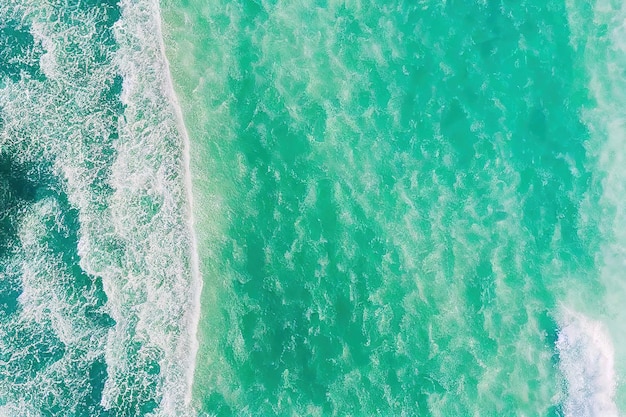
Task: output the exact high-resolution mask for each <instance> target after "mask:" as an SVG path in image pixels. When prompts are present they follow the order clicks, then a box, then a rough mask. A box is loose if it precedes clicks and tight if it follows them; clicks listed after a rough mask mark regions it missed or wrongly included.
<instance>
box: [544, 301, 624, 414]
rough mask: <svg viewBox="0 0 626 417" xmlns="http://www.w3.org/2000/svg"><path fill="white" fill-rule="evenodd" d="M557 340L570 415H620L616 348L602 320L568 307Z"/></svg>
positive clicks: (562, 318) (564, 311)
mask: <svg viewBox="0 0 626 417" xmlns="http://www.w3.org/2000/svg"><path fill="white" fill-rule="evenodd" d="M560 328H561V329H560V331H559V337H558V340H557V343H556V346H557V349H558V352H559V356H560V362H559V367H560V369H561V372H562V373H563V375H564V376H565V378H566V385H567V399H566V401H565V403H564V411H565V415H566V416H572V417H573V416H576V417H596V416H597V417H613V416H618V411H617V407H616V405H615V401H614V396H615V386H616V375H615V369H614V362H615V359H614V355H615V353H614V349H613V344H612V342H611V338H610V336H609V334H608V332H607V329H606V327H605V326H604V325H603V324H602V322H600V321H596V320H592V319H590V318H589V317H587V316H585V315H583V314H581V313H578V312H575V311H571V310H567V309H564V310H563V311H562V314H561V319H560Z"/></svg>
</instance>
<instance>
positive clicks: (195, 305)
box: [154, 1, 202, 405]
mask: <svg viewBox="0 0 626 417" xmlns="http://www.w3.org/2000/svg"><path fill="white" fill-rule="evenodd" d="M154 14H155V15H154V20H155V23H156V31H157V33H156V35H157V39H158V42H159V51H160V53H161V58H162V59H163V64H164V68H165V80H164V81H165V87H166V93H167V96H168V99H169V101H170V103H171V105H172V108H173V110H174V114H175V116H176V124H177V126H178V130H179V132H180V135H181V136H182V141H183V152H182V157H183V170H184V180H185V194H186V198H187V223H188V224H187V226H188V228H189V238H190V262H191V279H192V282H191V294H192V297H193V298H192V300H191V301H192V305H191V308H190V309H189V310H188V314H189V317H188V318H187V319H188V320H189V327H188V328H189V341H190V346H189V347H190V352H189V356H190V361H189V362H190V363H189V369H188V370H187V393H186V395H185V405H189V404H190V402H191V395H192V386H193V379H194V373H195V369H196V357H197V354H198V348H199V343H198V325H199V323H200V303H201V294H202V274H201V272H200V259H199V256H198V239H197V237H196V232H195V217H194V214H193V213H194V200H193V182H192V176H191V154H190V151H191V142H190V139H189V132H188V131H187V127H186V126H185V121H184V118H183V112H182V108H181V106H180V102H179V101H178V96H177V95H176V91H175V90H174V83H173V81H172V74H171V71H170V64H169V60H168V59H167V55H166V53H165V42H164V40H163V31H162V28H161V26H162V24H161V9H160V6H159V3H158V1H154Z"/></svg>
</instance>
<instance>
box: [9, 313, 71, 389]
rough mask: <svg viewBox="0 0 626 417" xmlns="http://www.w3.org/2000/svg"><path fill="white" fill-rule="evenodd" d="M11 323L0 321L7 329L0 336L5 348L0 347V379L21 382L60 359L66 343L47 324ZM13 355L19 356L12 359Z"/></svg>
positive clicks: (30, 378)
mask: <svg viewBox="0 0 626 417" xmlns="http://www.w3.org/2000/svg"><path fill="white" fill-rule="evenodd" d="M20 324H21V325H19V326H11V327H9V326H10V325H9V324H8V323H7V322H6V321H5V322H4V323H2V325H3V326H4V327H5V328H10V329H11V332H10V333H9V334H7V335H6V337H5V340H3V342H4V345H5V347H6V348H5V349H3V350H1V351H0V360H1V361H2V363H3V365H2V368H0V379H2V380H5V381H6V380H8V381H9V382H11V383H12V384H18V385H19V384H24V383H26V382H28V381H30V380H32V379H34V378H35V377H36V376H37V374H38V373H39V372H41V371H43V370H45V369H46V368H48V367H49V366H50V365H52V364H53V363H55V362H57V361H58V360H60V359H61V358H62V357H63V355H64V354H65V352H66V346H65V344H64V343H63V342H61V341H60V340H59V338H58V337H57V336H56V335H55V333H54V331H53V330H52V328H51V327H49V326H44V327H37V326H33V325H32V324H31V323H28V322H21V323H20ZM16 358H19V360H18V359H16Z"/></svg>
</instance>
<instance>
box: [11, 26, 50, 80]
mask: <svg viewBox="0 0 626 417" xmlns="http://www.w3.org/2000/svg"><path fill="white" fill-rule="evenodd" d="M43 52H44V51H43V49H42V47H41V45H39V44H37V43H35V39H34V37H33V35H32V34H31V33H30V28H29V27H28V26H26V25H24V24H23V23H20V22H16V21H12V20H4V21H2V22H0V79H2V78H4V77H8V78H10V79H11V80H12V81H13V82H17V81H19V80H20V78H22V77H23V76H26V77H28V78H32V79H35V80H39V81H43V80H44V79H45V76H44V74H43V72H42V71H41V69H40V67H39V58H40V57H41V55H43Z"/></svg>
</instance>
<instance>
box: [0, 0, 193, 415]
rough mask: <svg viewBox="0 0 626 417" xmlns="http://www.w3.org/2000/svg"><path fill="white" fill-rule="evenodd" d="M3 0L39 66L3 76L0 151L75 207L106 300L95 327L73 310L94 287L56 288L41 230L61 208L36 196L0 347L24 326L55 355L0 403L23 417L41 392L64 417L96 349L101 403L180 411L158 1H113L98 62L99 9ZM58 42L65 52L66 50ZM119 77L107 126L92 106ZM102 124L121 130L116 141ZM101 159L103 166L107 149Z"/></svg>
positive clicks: (183, 258) (184, 340)
mask: <svg viewBox="0 0 626 417" xmlns="http://www.w3.org/2000/svg"><path fill="white" fill-rule="evenodd" d="M4 6H5V5H4V4H3V5H0V12H1V13H2V14H1V16H3V17H7V16H9V15H10V14H15V15H16V16H13V17H12V19H13V20H18V21H24V22H26V23H27V24H28V26H29V27H30V30H31V33H32V35H33V37H34V39H35V43H36V44H37V45H40V46H41V47H42V48H43V49H44V50H45V54H44V55H43V57H42V59H41V62H40V66H41V68H42V72H43V73H44V74H45V76H46V79H45V80H43V81H41V80H32V79H26V78H23V79H22V80H20V81H18V82H14V81H11V80H7V81H5V82H4V83H3V85H2V88H0V102H2V105H3V107H2V109H1V111H2V118H3V122H4V124H3V127H4V129H2V132H1V134H2V136H0V145H1V146H2V150H3V151H4V152H10V154H11V155H12V156H14V157H15V160H16V162H18V163H31V164H32V163H39V164H41V163H42V162H44V161H45V162H48V163H50V164H51V165H52V166H53V170H54V173H55V174H57V175H58V176H59V178H60V183H61V184H62V185H61V186H62V187H63V191H64V192H65V193H66V194H67V196H68V199H69V201H70V203H71V205H72V207H73V208H74V209H76V210H77V211H78V217H79V224H80V229H79V236H78V237H79V243H78V254H79V256H80V266H81V267H82V269H83V270H84V271H86V272H87V273H89V274H90V275H91V276H92V278H93V277H98V278H101V279H102V285H103V288H104V291H105V293H106V295H107V298H108V302H107V305H106V307H104V308H102V309H101V313H105V314H109V315H110V316H111V317H112V318H113V319H114V320H115V326H114V327H113V328H112V329H110V330H108V329H107V328H105V327H98V328H94V327H92V326H93V323H91V322H90V321H89V320H86V319H85V311H84V309H85V308H86V307H89V306H93V305H95V304H96V303H97V302H98V301H97V297H96V295H95V294H93V293H88V294H86V297H87V298H86V300H82V299H81V301H80V302H78V303H77V302H76V300H73V299H72V298H71V297H70V296H68V295H67V294H66V291H67V287H68V284H71V280H72V275H71V274H70V273H69V272H68V271H65V270H64V268H65V267H64V266H63V265H62V262H61V260H60V259H59V255H58V254H55V253H52V252H50V250H49V249H48V247H47V245H46V243H45V237H46V236H47V234H48V233H50V232H51V230H50V229H49V228H50V227H53V228H54V227H57V226H58V227H61V226H62V222H60V220H59V219H61V217H59V216H61V215H62V210H61V208H60V206H59V203H58V201H57V200H55V199H54V198H52V197H50V198H46V199H44V200H41V201H39V202H38V203H36V204H35V205H33V206H32V207H31V208H30V209H29V210H28V211H27V212H25V213H22V217H23V218H22V225H21V228H20V238H21V247H20V252H19V254H18V255H19V256H18V255H16V257H14V259H13V261H14V262H16V263H17V264H19V268H17V269H18V270H20V271H21V285H22V287H23V292H22V295H21V296H20V298H19V302H20V304H21V306H22V307H23V312H20V313H19V317H18V318H17V319H15V320H13V322H12V327H10V328H6V329H4V328H0V348H1V349H2V352H3V353H5V352H7V349H9V351H11V350H15V349H17V348H16V347H15V346H13V345H12V343H16V341H15V340H14V338H13V336H12V335H11V332H15V331H17V329H22V328H24V329H32V330H33V331H34V332H35V334H39V333H37V332H40V333H41V332H48V333H49V335H50V338H51V340H53V341H54V340H58V341H59V342H58V344H59V346H62V348H59V349H60V350H59V351H58V352H59V353H58V354H59V355H61V358H60V359H55V362H54V363H51V364H50V365H49V366H47V367H46V368H45V370H42V371H40V372H39V373H38V374H37V375H36V376H28V375H27V376H26V377H25V378H26V380H27V381H26V382H25V383H24V384H22V385H20V387H16V386H11V384H9V383H8V382H6V383H5V382H2V381H10V379H8V380H5V379H1V378H0V399H2V400H4V401H7V404H8V405H3V406H2V410H1V411H2V412H4V411H7V410H10V412H11V414H12V415H29V414H28V413H29V411H28V410H37V409H39V408H40V407H42V406H43V404H44V402H46V401H51V400H50V399H49V398H48V399H46V396H45V395H48V396H52V397H51V398H56V400H54V401H59V402H61V401H62V402H63V404H60V405H61V408H62V409H63V410H66V411H67V412H68V415H69V414H72V413H73V411H72V410H73V408H72V407H75V406H76V404H77V403H78V402H79V400H80V398H81V395H83V394H84V391H85V389H86V386H87V381H86V378H88V375H89V368H88V367H89V366H90V364H91V363H92V361H93V360H94V358H100V357H102V355H104V356H105V360H106V372H107V379H106V384H105V387H104V392H103V398H102V402H101V406H103V407H105V408H108V409H111V411H112V412H114V413H116V412H118V413H121V414H124V412H125V411H124V410H119V409H118V407H120V406H122V407H124V406H129V407H133V406H137V405H133V404H127V402H129V401H130V402H137V403H139V404H140V405H141V404H146V403H150V402H156V403H157V404H158V405H159V406H158V407H157V408H156V409H155V410H154V411H153V414H154V415H163V416H175V415H185V416H187V415H190V410H189V409H188V407H187V406H186V405H185V402H189V395H190V394H189V393H190V385H191V380H192V378H193V369H194V361H193V358H194V357H195V351H196V350H197V342H196V340H195V333H194V332H195V328H196V326H197V321H198V310H199V295H200V286H201V282H200V276H199V268H198V259H197V253H196V249H195V247H196V243H195V236H194V235H193V217H192V215H191V213H192V211H191V210H192V209H191V203H192V202H191V197H192V196H191V183H190V174H189V144H188V138H187V134H186V131H185V129H184V125H183V124H182V117H181V114H180V108H179V107H178V105H177V102H176V98H175V96H174V95H173V91H172V88H171V80H170V79H169V72H168V68H167V62H166V61H165V59H164V54H163V45H162V40H161V39H160V37H159V36H157V37H155V34H157V35H159V34H160V22H159V15H158V6H157V5H156V2H155V1H149V0H148V1H141V2H132V1H125V2H122V3H121V8H122V18H121V20H120V21H119V22H117V24H116V26H115V37H116V40H117V41H118V43H119V45H120V47H119V49H118V51H117V52H116V55H115V57H114V61H113V62H107V63H100V64H96V63H95V58H94V57H95V49H94V39H93V36H94V33H95V32H94V31H95V27H96V21H97V20H98V19H101V18H102V16H101V15H99V12H96V11H94V10H95V9H93V10H89V11H85V10H77V11H75V12H72V14H71V16H69V18H71V20H72V21H71V22H68V21H67V19H66V18H68V16H64V19H59V17H58V16H57V15H55V13H56V12H57V10H55V8H54V7H53V6H52V5H50V4H45V3H41V4H39V3H37V4H31V5H30V6H29V7H30V8H29V9H26V8H25V7H22V6H18V5H17V4H11V6H10V7H8V8H6V7H4ZM20 13H21V14H20ZM7 18H8V17H7ZM70 44H71V45H73V47H74V48H75V49H73V50H67V48H66V46H67V45H70ZM74 53H76V54H77V55H71V54H74ZM108 53H111V52H108ZM118 72H119V73H121V75H122V76H123V77H124V81H123V94H122V97H121V99H122V100H123V103H124V104H125V105H126V111H125V114H124V117H123V118H121V119H120V121H119V122H118V125H117V126H113V123H114V122H113V121H112V119H111V118H110V116H109V114H110V113H111V112H110V111H109V109H107V108H103V106H107V105H108V104H106V105H104V104H102V103H101V102H100V101H99V100H101V96H102V94H103V90H104V89H105V88H107V84H109V85H110V84H111V82H112V80H113V77H114V76H115V74H116V73H118ZM113 127H117V128H118V131H119V139H116V140H115V141H113V140H112V139H111V137H110V135H111V133H110V131H111V129H112V128H113ZM112 142H114V145H111V143H112ZM107 146H108V147H109V148H107ZM111 146H114V147H115V149H114V150H113V149H110V147H111ZM111 153H114V158H115V160H114V162H113V163H112V165H111V163H110V162H107V161H108V160H109V159H108V156H107V157H105V156H106V155H110V154H111ZM185 187H186V188H185ZM55 216H56V217H55ZM54 225H57V226H54ZM90 291H93V290H90ZM107 332H108V335H107ZM55 343H56V342H55ZM18 345H19V344H18ZM20 346H21V345H20ZM137 346H139V348H137ZM18 347H19V346H18ZM19 349H22V350H21V351H16V356H14V357H13V359H12V360H15V361H18V360H21V359H20V358H21V357H22V356H24V355H27V354H29V353H28V352H29V350H28V349H31V348H30V347H24V348H22V347H19ZM78 352H82V353H80V354H79V353H78ZM129 352H130V353H131V354H129ZM20 355H21V356H20ZM15 363H17V362H15ZM155 364H156V365H158V367H156V368H155ZM148 368H150V369H152V371H151V372H148V371H147V369H148ZM0 369H1V368H0ZM154 369H158V374H157V375H155V374H154ZM60 381H62V382H63V384H65V388H63V384H61V382H60ZM64 389H65V391H64ZM42 393H43V394H45V395H42ZM20 397H21V399H20V400H19V401H17V399H18V398H20ZM14 400H15V401H14ZM0 402H1V401H0ZM11 404H14V405H15V406H14V405H11ZM15 410H18V411H15ZM7 412H9V411H7Z"/></svg>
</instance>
